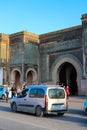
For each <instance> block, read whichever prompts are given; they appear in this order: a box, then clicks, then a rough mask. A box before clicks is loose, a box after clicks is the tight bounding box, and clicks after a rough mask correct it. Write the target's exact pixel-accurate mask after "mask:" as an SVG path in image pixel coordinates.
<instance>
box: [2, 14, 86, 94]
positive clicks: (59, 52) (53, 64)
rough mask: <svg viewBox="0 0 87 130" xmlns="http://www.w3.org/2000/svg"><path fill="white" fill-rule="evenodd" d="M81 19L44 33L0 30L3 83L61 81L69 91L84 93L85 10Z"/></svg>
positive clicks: (52, 82) (54, 82) (53, 82)
mask: <svg viewBox="0 0 87 130" xmlns="http://www.w3.org/2000/svg"><path fill="white" fill-rule="evenodd" d="M81 20H82V24H81V25H79V26H75V27H71V28H68V29H64V30H59V31H54V32H50V33H46V34H43V35H36V34H33V33H29V32H25V31H22V32H18V33H14V34H11V35H5V34H0V52H2V54H3V51H2V48H3V47H1V46H3V45H4V44H5V45H6V46H5V48H4V52H5V54H6V55H5V56H4V55H3V57H4V58H3V57H2V55H1V54H0V66H1V67H3V68H4V77H3V81H4V83H5V82H7V81H8V80H9V81H10V83H16V84H17V85H18V84H20V83H21V82H24V81H25V82H26V83H28V84H39V83H51V84H56V83H63V84H64V85H65V86H67V85H69V86H70V91H71V94H72V95H75V94H78V95H84V94H87V14H84V15H82V18H81ZM8 52H9V53H8ZM2 61H3V62H2Z"/></svg>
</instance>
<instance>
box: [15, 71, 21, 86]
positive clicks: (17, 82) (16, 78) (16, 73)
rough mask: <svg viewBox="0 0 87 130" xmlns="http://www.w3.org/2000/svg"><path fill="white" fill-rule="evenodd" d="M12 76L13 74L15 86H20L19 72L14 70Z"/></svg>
mask: <svg viewBox="0 0 87 130" xmlns="http://www.w3.org/2000/svg"><path fill="white" fill-rule="evenodd" d="M14 74H15V85H16V86H18V85H20V73H19V71H17V70H16V71H15V72H14Z"/></svg>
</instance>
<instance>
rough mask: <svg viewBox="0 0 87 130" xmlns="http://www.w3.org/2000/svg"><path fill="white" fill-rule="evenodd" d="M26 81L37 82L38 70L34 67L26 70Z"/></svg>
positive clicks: (29, 82)
mask: <svg viewBox="0 0 87 130" xmlns="http://www.w3.org/2000/svg"><path fill="white" fill-rule="evenodd" d="M26 82H27V83H28V84H37V83H38V79H37V72H36V70H35V69H34V68H29V69H27V71H26Z"/></svg>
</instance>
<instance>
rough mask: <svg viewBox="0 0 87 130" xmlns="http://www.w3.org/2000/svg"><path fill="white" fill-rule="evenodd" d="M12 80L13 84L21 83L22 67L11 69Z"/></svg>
mask: <svg viewBox="0 0 87 130" xmlns="http://www.w3.org/2000/svg"><path fill="white" fill-rule="evenodd" d="M10 82H11V83H12V84H17V85H18V84H20V83H21V71H20V69H18V68H15V69H13V70H12V71H11V76H10Z"/></svg>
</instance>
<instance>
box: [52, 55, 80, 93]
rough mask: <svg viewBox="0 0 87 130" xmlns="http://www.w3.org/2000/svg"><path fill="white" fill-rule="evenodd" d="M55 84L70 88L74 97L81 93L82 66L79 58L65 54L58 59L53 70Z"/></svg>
mask: <svg viewBox="0 0 87 130" xmlns="http://www.w3.org/2000/svg"><path fill="white" fill-rule="evenodd" d="M51 73H52V80H53V82H55V83H56V82H61V83H63V84H64V85H65V86H67V85H69V86H70V92H71V94H72V95H76V94H79V93H80V88H81V78H82V65H81V63H80V61H79V59H77V57H75V56H73V55H71V54H65V55H61V56H60V57H58V58H57V59H56V60H55V62H54V63H53V65H52V68H51Z"/></svg>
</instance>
